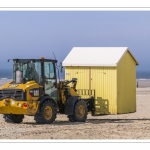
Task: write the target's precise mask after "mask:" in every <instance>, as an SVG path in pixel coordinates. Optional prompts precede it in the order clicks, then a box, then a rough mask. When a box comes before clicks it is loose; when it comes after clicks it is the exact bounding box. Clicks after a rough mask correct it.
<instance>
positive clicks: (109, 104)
mask: <svg viewBox="0 0 150 150" xmlns="http://www.w3.org/2000/svg"><path fill="white" fill-rule="evenodd" d="M62 65H63V66H65V80H71V79H72V78H77V79H78V82H77V89H87V90H92V93H90V95H93V96H95V99H96V101H95V109H96V113H97V114H121V113H130V112H135V111H136V65H138V62H137V60H136V59H135V57H134V56H133V55H132V54H131V52H130V50H129V48H127V47H74V48H73V49H72V50H71V51H70V53H69V54H68V55H67V57H66V58H65V59H64V61H63V62H62ZM94 91H95V93H94ZM79 94H82V93H79ZM81 96H82V95H81ZM83 97H84V96H83Z"/></svg>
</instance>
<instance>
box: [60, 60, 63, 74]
mask: <svg viewBox="0 0 150 150" xmlns="http://www.w3.org/2000/svg"><path fill="white" fill-rule="evenodd" d="M62 68H63V66H62V62H60V72H61V73H62Z"/></svg>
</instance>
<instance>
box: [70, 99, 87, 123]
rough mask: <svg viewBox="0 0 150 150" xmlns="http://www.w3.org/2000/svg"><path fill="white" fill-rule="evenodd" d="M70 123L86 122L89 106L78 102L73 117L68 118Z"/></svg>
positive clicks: (81, 101) (83, 102)
mask: <svg viewBox="0 0 150 150" xmlns="http://www.w3.org/2000/svg"><path fill="white" fill-rule="evenodd" d="M68 118H69V121H70V122H76V121H77V122H85V121H86V119H87V104H86V103H85V101H83V100H78V101H77V102H76V104H75V107H74V112H73V115H69V116H68Z"/></svg>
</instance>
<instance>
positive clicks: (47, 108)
mask: <svg viewBox="0 0 150 150" xmlns="http://www.w3.org/2000/svg"><path fill="white" fill-rule="evenodd" d="M55 119H56V108H55V106H54V104H53V102H52V101H45V102H43V103H42V104H41V106H40V108H39V113H38V114H36V115H35V116H34V120H35V121H36V123H38V124H50V123H53V122H54V121H55Z"/></svg>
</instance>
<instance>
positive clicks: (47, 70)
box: [13, 58, 57, 95]
mask: <svg viewBox="0 0 150 150" xmlns="http://www.w3.org/2000/svg"><path fill="white" fill-rule="evenodd" d="M56 62H57V61H56V60H51V59H44V58H42V59H13V84H26V83H27V82H30V81H35V82H36V83H38V84H39V85H41V86H43V89H44V93H45V94H48V95H52V94H54V93H55V94H56V92H57V76H56V67H55V66H56Z"/></svg>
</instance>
